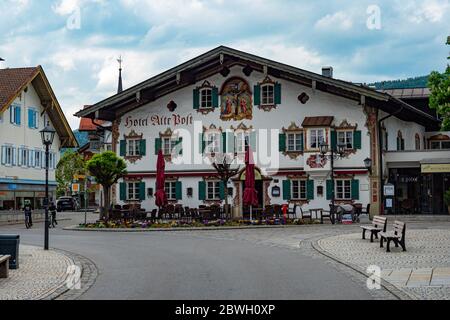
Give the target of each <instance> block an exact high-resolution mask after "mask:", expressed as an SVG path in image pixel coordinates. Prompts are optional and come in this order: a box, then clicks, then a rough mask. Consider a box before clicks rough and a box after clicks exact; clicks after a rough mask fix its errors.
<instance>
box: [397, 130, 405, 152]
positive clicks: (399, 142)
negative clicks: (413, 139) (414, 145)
mask: <svg viewBox="0 0 450 320" xmlns="http://www.w3.org/2000/svg"><path fill="white" fill-rule="evenodd" d="M402 150H405V139H403V136H402V132H401V131H399V132H398V133H397V151H402Z"/></svg>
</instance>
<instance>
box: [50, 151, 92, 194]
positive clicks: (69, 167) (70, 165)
mask: <svg viewBox="0 0 450 320" xmlns="http://www.w3.org/2000/svg"><path fill="white" fill-rule="evenodd" d="M84 174H86V168H85V161H84V159H83V157H82V156H81V155H80V154H78V153H77V152H74V151H66V152H65V153H64V155H63V156H62V158H61V160H60V161H59V162H58V165H57V166H56V181H57V182H58V187H57V194H64V195H66V196H67V195H69V191H70V188H71V185H72V181H73V179H74V176H75V175H84Z"/></svg>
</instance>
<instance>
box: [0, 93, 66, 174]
mask: <svg viewBox="0 0 450 320" xmlns="http://www.w3.org/2000/svg"><path fill="white" fill-rule="evenodd" d="M14 103H15V104H19V105H20V106H21V108H22V110H21V125H20V126H17V125H14V124H11V123H10V110H9V109H6V110H5V111H4V113H3V115H2V116H3V117H2V121H1V122H0V146H3V145H5V144H11V145H13V146H14V147H15V148H16V150H17V149H18V148H19V147H22V146H25V147H27V148H29V149H32V150H41V151H44V150H45V148H44V147H43V145H42V140H41V135H40V133H39V131H40V130H42V129H43V128H44V117H45V118H46V119H48V116H47V115H46V114H44V115H43V116H40V115H41V113H42V111H43V110H44V107H43V106H42V105H41V102H40V99H39V96H38V94H37V93H36V91H35V89H34V87H33V85H31V84H30V85H29V86H28V90H27V92H22V94H21V96H20V97H18V98H17V99H15V100H14ZM29 107H34V108H36V109H37V110H38V112H39V123H38V128H37V129H30V128H29V127H28V108H29ZM60 146H61V144H60V140H59V137H58V135H55V139H54V141H53V144H52V147H51V152H53V153H55V154H56V163H57V162H58V160H59V157H60V155H59V149H60ZM16 164H17V159H16ZM6 177H18V178H19V179H31V180H40V181H42V180H45V170H44V169H41V168H22V167H19V166H17V165H16V166H4V165H1V164H0V178H6ZM49 180H50V181H55V170H50V171H49Z"/></svg>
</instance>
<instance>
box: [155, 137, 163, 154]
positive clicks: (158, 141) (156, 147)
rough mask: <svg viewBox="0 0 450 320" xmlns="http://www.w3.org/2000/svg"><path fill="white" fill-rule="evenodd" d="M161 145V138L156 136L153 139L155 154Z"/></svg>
mask: <svg viewBox="0 0 450 320" xmlns="http://www.w3.org/2000/svg"><path fill="white" fill-rule="evenodd" d="M161 146H162V139H161V138H156V139H155V154H158V152H159V150H161Z"/></svg>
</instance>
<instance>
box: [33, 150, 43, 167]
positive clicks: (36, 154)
mask: <svg viewBox="0 0 450 320" xmlns="http://www.w3.org/2000/svg"><path fill="white" fill-rule="evenodd" d="M34 167H35V168H41V167H42V157H41V151H39V150H35V151H34Z"/></svg>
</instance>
